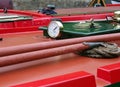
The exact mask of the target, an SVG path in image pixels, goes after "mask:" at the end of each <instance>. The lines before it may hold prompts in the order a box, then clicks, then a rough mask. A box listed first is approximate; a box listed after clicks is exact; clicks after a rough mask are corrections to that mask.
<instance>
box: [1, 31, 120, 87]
mask: <svg viewBox="0 0 120 87" xmlns="http://www.w3.org/2000/svg"><path fill="white" fill-rule="evenodd" d="M117 34H118V33H116V34H107V35H108V36H107V37H106V39H105V40H104V38H103V40H102V38H101V39H100V38H98V36H94V37H96V38H93V39H95V41H97V38H98V41H107V42H111V43H116V44H118V45H119V46H120V40H119V36H120V35H119V34H118V36H117ZM0 36H1V37H3V40H2V41H1V42H0V47H1V48H4V47H6V46H14V45H20V44H28V43H36V42H37V43H38V42H43V41H51V39H48V38H45V37H43V36H42V33H41V32H40V31H39V32H38V31H35V32H30V33H28V32H27V33H26V32H24V33H14V34H2V35H0ZM102 36H104V35H102ZM105 36H106V35H105ZM112 36H113V37H114V38H112ZM109 37H111V39H110V38H109ZM107 38H108V39H107ZM90 39H91V38H90V37H86V38H84V39H82V38H81V40H83V41H84V40H88V41H91V40H90ZM8 41H9V43H8ZM93 41H94V40H93ZM119 60H120V57H118V58H114V59H95V58H89V57H84V56H80V55H77V54H74V53H68V54H64V55H59V56H53V57H48V58H44V59H40V60H37V61H31V62H26V63H20V64H15V65H11V66H5V67H0V87H11V86H13V85H18V84H24V83H28V82H34V81H40V80H44V79H48V78H51V77H56V76H61V75H65V74H66V75H67V74H69V73H73V72H77V71H79V70H82V71H86V72H89V73H91V74H92V75H94V76H95V80H96V85H97V87H104V86H106V85H109V84H110V83H109V82H107V81H105V80H103V79H99V78H97V69H98V68H99V67H101V66H104V65H110V64H114V63H117V62H118V61H119ZM6 78H7V79H6ZM8 80H9V81H8ZM90 82H91V81H90Z"/></svg>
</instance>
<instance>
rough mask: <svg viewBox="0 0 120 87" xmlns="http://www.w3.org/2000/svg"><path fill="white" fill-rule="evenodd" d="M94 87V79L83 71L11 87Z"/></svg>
mask: <svg viewBox="0 0 120 87" xmlns="http://www.w3.org/2000/svg"><path fill="white" fill-rule="evenodd" d="M31 86H32V87H96V83H95V77H94V76H93V75H92V74H90V73H88V72H85V71H78V72H74V73H68V74H65V75H60V76H56V77H52V78H47V79H43V80H38V81H34V82H28V83H25V84H20V85H16V86H11V87H31Z"/></svg>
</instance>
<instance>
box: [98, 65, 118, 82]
mask: <svg viewBox="0 0 120 87" xmlns="http://www.w3.org/2000/svg"><path fill="white" fill-rule="evenodd" d="M97 76H98V77H99V78H101V79H104V80H106V81H109V82H110V83H116V82H120V63H115V64H111V65H106V66H102V67H99V68H98V70H97Z"/></svg>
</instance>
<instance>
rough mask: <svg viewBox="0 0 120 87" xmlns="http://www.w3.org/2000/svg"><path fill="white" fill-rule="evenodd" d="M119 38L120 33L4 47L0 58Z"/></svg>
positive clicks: (0, 51) (0, 49)
mask: <svg viewBox="0 0 120 87" xmlns="http://www.w3.org/2000/svg"><path fill="white" fill-rule="evenodd" d="M118 38H120V33H115V34H106V35H97V36H89V37H82V38H81V37H80V38H72V39H67V40H66V39H64V40H55V41H49V42H42V43H33V44H26V45H19V46H12V47H4V48H0V56H1V57H2V56H7V55H13V54H19V53H25V52H30V51H37V50H42V49H48V48H54V47H60V46H66V45H71V44H77V43H81V42H92V41H108V40H109V41H111V40H117V39H118Z"/></svg>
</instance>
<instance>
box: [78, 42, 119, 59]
mask: <svg viewBox="0 0 120 87" xmlns="http://www.w3.org/2000/svg"><path fill="white" fill-rule="evenodd" d="M79 53H80V55H82V56H87V57H93V58H116V57H118V56H120V47H118V45H117V44H116V43H107V42H103V44H102V45H100V46H98V47H93V48H90V49H87V50H84V51H82V52H79Z"/></svg>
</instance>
